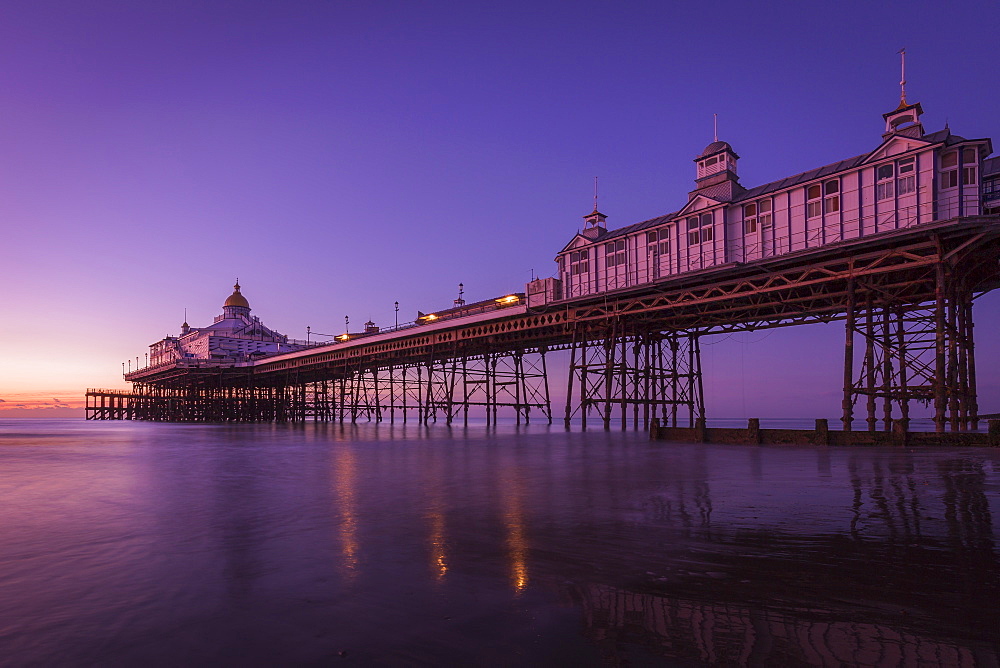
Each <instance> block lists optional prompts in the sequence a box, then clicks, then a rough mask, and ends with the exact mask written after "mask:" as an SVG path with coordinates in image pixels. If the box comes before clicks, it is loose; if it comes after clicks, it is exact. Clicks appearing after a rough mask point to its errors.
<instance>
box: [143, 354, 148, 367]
mask: <svg viewBox="0 0 1000 668" xmlns="http://www.w3.org/2000/svg"><path fill="white" fill-rule="evenodd" d="M146 366H149V353H146ZM143 368H145V367H143Z"/></svg>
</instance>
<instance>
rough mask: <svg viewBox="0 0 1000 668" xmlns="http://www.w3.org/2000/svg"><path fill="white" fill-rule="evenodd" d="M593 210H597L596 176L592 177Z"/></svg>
mask: <svg viewBox="0 0 1000 668" xmlns="http://www.w3.org/2000/svg"><path fill="white" fill-rule="evenodd" d="M594 211H597V177H596V176H595V177H594Z"/></svg>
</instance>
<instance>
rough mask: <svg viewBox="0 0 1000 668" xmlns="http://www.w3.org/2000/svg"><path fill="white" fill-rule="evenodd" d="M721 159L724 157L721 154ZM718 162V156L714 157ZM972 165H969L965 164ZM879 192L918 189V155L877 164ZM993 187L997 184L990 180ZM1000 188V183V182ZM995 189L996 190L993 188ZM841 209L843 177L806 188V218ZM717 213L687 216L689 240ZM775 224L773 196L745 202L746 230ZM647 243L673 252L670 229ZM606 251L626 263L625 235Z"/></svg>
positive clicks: (971, 173) (880, 196)
mask: <svg viewBox="0 0 1000 668" xmlns="http://www.w3.org/2000/svg"><path fill="white" fill-rule="evenodd" d="M958 157H959V155H958V151H951V152H949V153H945V154H943V155H942V158H941V188H952V187H955V186H957V185H958V162H959V161H958ZM719 159H721V158H719ZM713 162H714V160H713ZM962 163H963V167H962V183H963V184H965V185H973V184H975V183H976V164H977V156H976V150H975V149H972V148H966V149H963V154H962ZM965 165H969V166H965ZM875 175H876V184H875V195H876V199H877V200H878V201H882V200H886V199H891V198H893V197H902V196H904V195H909V194H911V193H914V192H916V159H915V158H912V157H910V158H904V159H902V160H898V161H896V162H890V163H887V164H884V165H879V166H878V167H876V172H875ZM990 187H991V188H992V187H993V184H992V183H991V184H990ZM997 188H998V189H1000V186H997ZM991 192H992V190H991ZM838 211H840V180H839V179H831V180H829V181H825V182H823V183H814V184H812V185H810V186H808V187H807V188H806V218H807V219H812V218H818V217H820V216H822V215H823V214H824V213H825V214H832V213H836V212H838ZM712 222H713V215H712V213H710V212H709V213H702V214H700V215H697V216H690V217H689V218H687V220H686V226H687V234H688V244H689V245H698V244H702V243H705V242H708V241H712V239H713V229H714V228H713V226H712ZM772 225H773V218H772V203H771V199H770V198H768V199H763V200H759V201H757V202H752V203H750V204H745V205H743V232H744V233H745V234H755V233H757V231H758V230H766V229H769V228H771V227H772ZM646 243H647V246H648V247H649V248H650V250H651V251H652V250H653V249H654V248H655V251H656V252H657V253H658V254H659V255H666V254H668V253H669V252H670V240H669V230H666V229H663V230H659V231H654V232H648V233H647V235H646ZM604 252H605V257H606V264H607V266H608V267H616V266H619V265H624V264H625V261H626V259H625V258H626V255H625V239H618V240H615V241H610V242H608V243H606V244H605V246H604ZM569 267H570V268H569V271H570V273H571V274H572V275H573V276H576V275H578V274H581V273H584V272H587V271H589V270H590V259H589V255H588V251H587V250H581V251H574V252H573V253H572V254H571V255H570V261H569Z"/></svg>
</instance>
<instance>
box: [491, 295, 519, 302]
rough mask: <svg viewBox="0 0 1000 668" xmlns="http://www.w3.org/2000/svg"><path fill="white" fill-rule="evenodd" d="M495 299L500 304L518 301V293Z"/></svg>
mask: <svg viewBox="0 0 1000 668" xmlns="http://www.w3.org/2000/svg"><path fill="white" fill-rule="evenodd" d="M493 301H495V302H497V303H499V304H513V303H514V302H516V301H517V295H507V296H506V297H500V298H499V299H494V300H493Z"/></svg>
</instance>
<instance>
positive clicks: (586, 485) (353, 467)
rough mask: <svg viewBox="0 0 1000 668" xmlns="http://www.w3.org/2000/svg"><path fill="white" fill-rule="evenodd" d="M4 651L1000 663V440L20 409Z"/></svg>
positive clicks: (382, 661) (4, 564) (480, 660)
mask: <svg viewBox="0 0 1000 668" xmlns="http://www.w3.org/2000/svg"><path fill="white" fill-rule="evenodd" d="M0 508H2V511H0V512H2V514H0V663H3V664H4V665H15V666H17V665H46V666H50V665H101V666H118V665H156V666H168V665H169V666H177V665H234V664H237V665H279V664H285V665H287V664H298V665H311V664H316V665H329V664H330V663H334V664H335V665H344V666H347V665H364V666H370V665H414V664H416V665H429V664H434V665H554V664H561V665H582V666H586V665H759V666H779V665H781V666H787V665H829V666H840V665H885V666H896V665H917V664H918V663H919V664H920V665H928V666H932V665H946V666H953V665H959V666H997V665H998V652H1000V649H998V635H997V634H998V630H1000V575H998V549H997V545H996V536H997V533H998V530H1000V521H998V519H997V516H998V514H1000V453H998V452H995V451H991V450H941V449H934V450H909V451H904V450H890V449H835V448H830V449H817V448H796V447H784V448H768V447H761V448H754V447H746V446H742V447H741V446H699V445H688V444H685V445H674V444H665V443H650V442H648V441H647V440H646V439H645V437H644V436H643V435H642V434H634V433H626V434H622V433H620V432H614V433H610V434H605V433H604V432H594V431H591V432H588V433H586V434H583V433H577V432H573V433H567V432H565V431H562V430H561V429H558V428H549V427H535V426H532V427H531V428H530V429H526V428H521V429H517V428H515V427H501V428H500V429H499V430H497V431H494V432H487V431H486V429H485V428H483V427H476V428H470V429H468V430H463V429H452V430H450V431H449V430H448V429H447V428H445V427H432V428H429V429H425V428H419V427H416V426H414V425H409V426H407V427H405V428H404V427H401V426H396V427H394V428H393V427H389V426H385V425H382V426H374V425H359V426H356V427H352V426H348V425H344V426H340V425H319V426H314V425H308V426H305V427H292V426H274V425H260V426H204V425H163V424H143V423H113V422H107V423H98V422H89V423H88V422H83V421H50V420H47V421H28V420H18V421H15V420H7V421H0Z"/></svg>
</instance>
